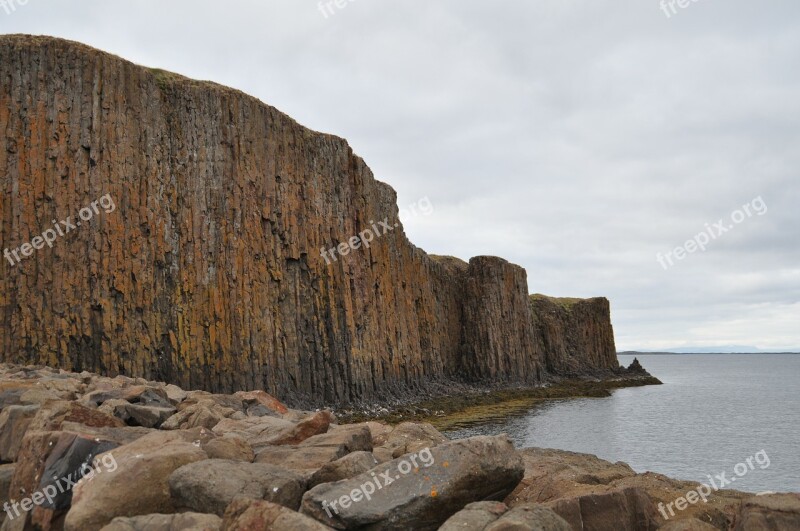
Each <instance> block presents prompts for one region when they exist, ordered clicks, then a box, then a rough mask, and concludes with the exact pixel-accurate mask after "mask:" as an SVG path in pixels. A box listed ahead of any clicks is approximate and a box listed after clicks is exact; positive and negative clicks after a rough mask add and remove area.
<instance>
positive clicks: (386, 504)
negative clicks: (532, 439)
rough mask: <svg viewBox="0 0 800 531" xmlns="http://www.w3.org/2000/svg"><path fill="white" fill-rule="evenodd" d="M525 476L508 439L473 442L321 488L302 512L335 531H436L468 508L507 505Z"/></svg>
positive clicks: (406, 459) (411, 457) (307, 500)
mask: <svg viewBox="0 0 800 531" xmlns="http://www.w3.org/2000/svg"><path fill="white" fill-rule="evenodd" d="M523 472H524V465H523V462H522V459H521V458H520V457H519V455H517V453H516V452H515V451H514V446H513V445H512V443H511V441H510V440H509V439H508V437H506V436H504V435H501V436H497V437H485V436H482V437H472V438H470V439H464V440H458V441H452V442H447V443H444V444H441V445H439V446H437V447H436V448H433V449H422V450H420V451H419V452H417V453H414V454H408V455H405V456H404V457H403V458H399V459H395V460H393V461H391V462H389V463H385V464H382V465H379V466H377V467H375V468H373V469H372V470H370V471H369V472H367V473H364V474H361V475H359V476H356V477H354V478H351V479H347V480H343V481H338V482H335V483H324V484H322V485H318V486H316V487H314V488H313V489H311V490H310V491H308V492H307V493H306V494H305V495H304V496H303V503H302V507H301V512H303V513H304V514H308V515H309V516H312V517H313V518H315V519H317V520H319V521H320V522H323V523H325V524H326V525H328V526H330V527H334V528H336V529H349V528H360V527H368V528H369V529H370V530H375V531H378V530H384V529H416V530H428V529H431V530H432V529H437V528H438V526H439V525H441V524H442V523H444V522H445V521H446V520H447V519H448V518H449V517H450V516H452V515H453V514H455V513H456V512H458V511H459V510H461V509H462V508H463V507H464V506H465V505H466V504H468V503H471V502H475V501H485V500H498V501H499V500H502V499H503V498H504V497H505V496H507V495H508V494H509V493H510V492H511V491H512V490H513V489H514V487H516V486H517V484H518V483H519V481H520V480H521V479H522V476H523Z"/></svg>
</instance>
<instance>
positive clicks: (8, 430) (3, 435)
mask: <svg viewBox="0 0 800 531" xmlns="http://www.w3.org/2000/svg"><path fill="white" fill-rule="evenodd" d="M38 410H39V406H8V407H5V408H4V409H3V410H2V411H0V461H6V462H8V461H16V460H17V453H18V452H19V447H20V445H21V444H22V438H23V437H24V436H25V432H26V431H27V430H28V426H29V425H30V423H31V421H32V420H33V417H34V416H35V415H36V412H37V411H38Z"/></svg>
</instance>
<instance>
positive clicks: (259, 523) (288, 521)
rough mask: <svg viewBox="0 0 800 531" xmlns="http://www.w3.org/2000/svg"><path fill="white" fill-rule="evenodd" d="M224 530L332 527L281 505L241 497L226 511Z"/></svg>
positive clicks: (324, 529)
mask: <svg viewBox="0 0 800 531" xmlns="http://www.w3.org/2000/svg"><path fill="white" fill-rule="evenodd" d="M222 529H223V530H224V531H288V530H291V531H330V529H331V528H330V527H328V526H326V525H323V524H321V523H319V522H317V521H316V520H314V519H312V518H309V517H307V516H305V515H303V514H300V513H297V512H294V511H292V510H291V509H287V508H286V507H283V506H281V505H277V504H275V503H270V502H268V501H262V500H250V499H246V498H239V499H237V500H235V501H234V502H233V503H231V504H230V505H229V506H228V509H227V510H226V511H225V518H224V520H223V526H222Z"/></svg>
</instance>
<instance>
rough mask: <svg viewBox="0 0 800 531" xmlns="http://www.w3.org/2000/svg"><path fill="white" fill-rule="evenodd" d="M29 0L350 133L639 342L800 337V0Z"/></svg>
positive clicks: (107, 46) (26, 20) (440, 237)
mask: <svg viewBox="0 0 800 531" xmlns="http://www.w3.org/2000/svg"><path fill="white" fill-rule="evenodd" d="M13 1H16V2H17V5H16V9H15V10H14V11H12V12H10V13H7V12H6V10H4V9H3V8H2V7H0V33H33V34H47V35H53V36H58V37H64V38H69V39H73V40H78V41H81V42H84V43H86V44H89V45H91V46H95V47H97V48H101V49H103V50H106V51H109V52H112V53H115V54H117V55H121V56H123V57H125V58H127V59H129V60H132V61H134V62H136V63H140V64H143V65H147V66H153V67H159V68H164V69H168V70H173V71H176V72H180V73H182V74H184V75H187V76H190V77H194V78H200V79H209V80H213V81H217V82H219V83H222V84H225V85H230V86H232V87H236V88H239V89H241V90H243V91H245V92H248V93H250V94H252V95H254V96H256V97H258V98H260V99H261V100H263V101H264V102H266V103H268V104H270V105H273V106H275V107H277V108H278V109H280V110H282V111H284V112H286V113H288V114H289V115H291V116H292V117H294V118H295V119H297V120H298V121H299V122H300V123H302V124H304V125H306V126H308V127H310V128H312V129H315V130H319V131H325V132H329V133H333V134H336V135H339V136H342V137H345V138H347V139H348V140H349V142H350V144H351V145H352V146H353V149H354V150H355V151H356V153H358V154H359V155H361V156H362V157H363V158H364V159H365V160H366V162H367V164H369V166H370V167H371V168H372V170H373V171H374V173H375V175H376V176H377V178H378V179H380V180H382V181H384V182H387V183H389V184H391V185H392V186H393V187H394V188H395V189H396V190H397V192H398V195H399V203H400V206H401V207H404V206H406V205H409V204H411V203H414V202H416V201H418V200H419V199H420V198H423V197H428V198H429V199H430V200H431V202H432V203H433V204H434V206H435V211H434V213H433V214H432V215H430V216H418V217H414V218H410V219H406V220H405V225H406V232H407V233H408V235H409V237H410V239H411V240H412V241H413V242H414V243H415V244H416V245H418V246H420V247H422V248H423V249H425V250H426V251H428V252H430V253H435V254H449V255H455V256H458V257H460V258H463V259H465V260H466V259H469V258H470V257H472V256H475V255H482V254H491V255H498V256H502V257H504V258H507V259H508V260H510V261H512V262H515V263H518V264H520V265H522V266H524V267H525V268H526V269H527V271H528V282H529V286H530V290H531V292H540V293H545V294H548V295H556V296H576V297H589V296H598V295H602V296H606V297H608V298H609V299H611V303H612V317H613V321H614V326H615V331H616V336H617V346H618V348H619V349H620V350H625V349H640V348H649V349H659V348H677V347H683V346H687V345H690V346H713V345H753V346H758V347H761V348H774V349H781V348H795V349H796V348H798V347H800V245H799V244H800V236H798V230H799V229H800V2H798V1H797V0H766V1H763V2H755V1H752V0H750V1H744V0H699V1H697V2H696V3H690V4H689V5H688V7H686V8H684V9H681V8H678V7H677V6H676V9H675V13H672V12H671V11H670V9H669V8H668V7H667V8H666V10H667V12H669V13H670V16H669V17H668V16H667V14H666V13H665V11H664V10H662V8H661V7H660V5H659V0H583V1H580V2H579V1H576V0H515V1H511V0H507V1H500V2H498V1H492V2H490V1H482V2H478V1H474V0H445V1H436V0H403V1H400V0H395V1H393V2H389V1H386V0H352V1H347V0H344V1H342V0H340V4H341V5H344V7H343V8H336V7H335V5H334V4H333V3H331V9H332V11H326V10H325V6H324V5H322V7H320V6H321V4H320V3H318V2H317V1H316V0H246V1H245V0H227V1H225V2H220V1H217V2H208V1H198V0H191V1H187V0H181V1H177V0H169V1H164V0H160V1H156V0H140V1H136V2H133V1H114V0H91V1H89V0H72V1H70V2H64V1H63V0H59V1H56V0H28V2H27V4H26V5H19V0H6V2H13ZM323 11H325V13H324V14H323ZM758 198H760V201H759V200H758ZM762 202H763V203H762ZM745 204H747V205H749V211H750V214H751V215H750V216H747V213H746V212H745V210H742V209H741V207H742V206H743V205H745ZM762 204H763V205H765V207H766V211H764V208H763V207H762V206H761V205H762ZM737 210H738V211H739V212H740V214H736V211H737ZM759 214H761V215H759ZM732 215H733V216H734V218H733V221H732V217H731V216H732ZM720 219H724V220H725V223H724V227H725V228H727V227H729V226H732V227H733V228H732V229H730V230H728V231H727V232H725V233H724V234H719V235H718V234H717V232H718V229H715V228H714V227H713V225H714V224H715V223H717V221H718V220H720ZM735 220H740V222H739V223H734V221H735ZM707 223H708V224H709V226H710V227H711V230H712V232H713V234H714V236H715V239H711V238H710V237H709V239H711V241H710V243H709V244H708V245H707V246H706V247H707V249H706V250H705V251H700V250H695V251H694V252H693V253H686V255H685V256H684V258H683V260H678V259H677V258H676V257H675V252H674V251H673V250H674V249H675V248H676V247H678V246H683V245H684V244H685V242H686V241H687V240H689V239H691V238H693V237H694V236H695V235H697V234H699V233H700V232H702V231H705V230H708V229H707V228H706V224H707ZM703 239H704V238H703V237H699V240H700V241H701V242H702V240H703ZM691 248H692V245H689V249H690V250H691ZM668 252H672V253H673V254H672V255H670V257H669V259H671V260H672V261H673V263H674V265H673V266H671V267H670V266H669V262H668V259H667V258H666V257H665V258H662V262H664V263H665V264H667V268H666V269H665V268H664V266H663V265H661V264H660V263H659V261H658V259H657V258H656V256H657V253H661V255H662V257H664V256H665V255H666V253H668ZM678 254H680V253H678Z"/></svg>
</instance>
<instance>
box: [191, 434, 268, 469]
mask: <svg viewBox="0 0 800 531" xmlns="http://www.w3.org/2000/svg"><path fill="white" fill-rule="evenodd" d="M202 448H203V451H205V453H207V454H208V457H209V458H211V459H230V460H233V461H245V462H247V463H250V462H252V461H253V459H255V457H256V455H255V453H254V452H253V449H252V448H251V447H250V445H249V444H247V441H245V440H244V439H242V438H241V437H239V436H237V435H230V436H223V437H218V438H216V439H212V440H210V441H208V443H207V444H205V445H204V446H203V447H202Z"/></svg>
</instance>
